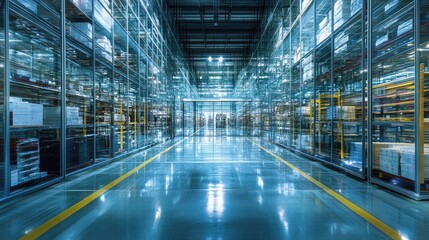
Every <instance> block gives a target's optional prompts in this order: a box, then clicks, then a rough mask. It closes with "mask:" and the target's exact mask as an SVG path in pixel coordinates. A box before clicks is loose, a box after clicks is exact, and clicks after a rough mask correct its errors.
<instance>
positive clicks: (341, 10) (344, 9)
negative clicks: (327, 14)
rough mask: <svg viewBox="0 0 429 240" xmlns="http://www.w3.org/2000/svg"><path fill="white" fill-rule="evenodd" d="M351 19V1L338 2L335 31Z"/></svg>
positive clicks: (335, 12) (335, 13) (335, 6)
mask: <svg viewBox="0 0 429 240" xmlns="http://www.w3.org/2000/svg"><path fill="white" fill-rule="evenodd" d="M349 18H350V0H337V1H335V4H334V29H337V28H339V27H340V26H341V25H343V23H345V22H346V21H347V19H349Z"/></svg>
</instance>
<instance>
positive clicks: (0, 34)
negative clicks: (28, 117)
mask: <svg viewBox="0 0 429 240" xmlns="http://www.w3.org/2000/svg"><path fill="white" fill-rule="evenodd" d="M4 9H5V8H1V9H0V66H1V67H0V198H1V197H3V196H4V195H5V194H4V190H5V189H4V186H5V183H4V180H5V164H6V161H5V159H4V139H5V137H6V136H5V132H4V130H5V129H4V124H5V123H4V121H5V119H4V118H5V116H6V113H5V111H4V106H5V103H4V94H5V88H4V85H5V81H4V77H5V76H4V74H5V73H4V67H5V59H4V56H5V53H6V52H5V51H6V50H5V26H4V20H5V17H7V16H5V11H4Z"/></svg>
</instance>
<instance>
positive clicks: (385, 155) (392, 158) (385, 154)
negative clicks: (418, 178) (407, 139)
mask: <svg viewBox="0 0 429 240" xmlns="http://www.w3.org/2000/svg"><path fill="white" fill-rule="evenodd" d="M400 156H401V155H400V150H399V148H395V147H393V148H382V149H381V150H380V170H381V171H383V172H387V173H390V174H393V175H397V176H399V162H400Z"/></svg>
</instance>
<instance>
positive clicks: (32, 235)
mask: <svg viewBox="0 0 429 240" xmlns="http://www.w3.org/2000/svg"><path fill="white" fill-rule="evenodd" d="M186 139H187V138H184V139H182V140H180V141H179V142H177V143H175V144H173V145H171V146H170V147H168V148H166V149H164V150H162V151H161V152H159V153H157V154H156V155H154V156H153V157H151V158H149V159H148V160H146V161H144V162H143V163H141V164H140V165H138V166H137V167H135V168H133V169H131V170H130V171H128V172H127V173H125V174H123V175H121V176H120V177H118V178H117V179H115V180H113V181H112V182H110V183H108V184H106V185H105V186H104V187H102V188H100V189H98V190H97V191H95V192H94V193H92V194H91V195H89V196H87V197H86V198H84V199H83V200H81V201H79V202H78V203H76V204H74V205H73V206H71V207H69V208H67V209H66V210H64V211H63V212H61V213H59V214H58V215H56V216H55V217H53V218H51V219H50V220H48V221H46V222H45V223H43V224H42V225H40V226H38V227H36V228H35V229H33V230H31V231H30V232H29V233H27V234H26V235H24V236H23V237H22V238H20V239H36V238H38V237H40V236H41V235H43V234H44V233H46V232H47V231H49V230H50V229H51V228H53V227H55V226H56V225H58V224H59V223H61V222H62V221H64V220H65V219H67V218H68V217H70V216H71V215H73V214H74V213H76V212H77V211H79V210H80V209H82V208H84V207H85V206H86V205H88V204H89V203H91V202H92V201H94V200H95V199H97V198H98V197H100V196H101V195H103V193H105V192H107V191H108V190H109V189H111V188H113V187H114V186H116V185H118V184H119V183H120V182H122V181H123V180H125V179H127V178H128V177H129V176H131V175H133V174H134V173H136V172H137V171H138V170H140V169H141V168H143V167H145V166H146V165H148V164H149V163H151V162H152V161H153V160H155V159H157V158H158V157H161V156H162V155H164V154H165V153H167V152H168V151H170V150H171V149H172V148H174V147H176V146H177V145H179V144H180V143H182V142H183V141H185V140H186Z"/></svg>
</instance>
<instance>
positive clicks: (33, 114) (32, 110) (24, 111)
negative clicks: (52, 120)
mask: <svg viewBox="0 0 429 240" xmlns="http://www.w3.org/2000/svg"><path fill="white" fill-rule="evenodd" d="M10 124H11V125H12V126H41V125H43V105H42V104H35V103H28V102H19V101H17V102H10Z"/></svg>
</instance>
